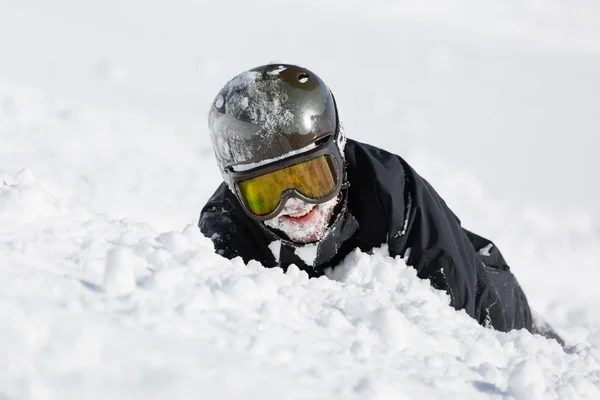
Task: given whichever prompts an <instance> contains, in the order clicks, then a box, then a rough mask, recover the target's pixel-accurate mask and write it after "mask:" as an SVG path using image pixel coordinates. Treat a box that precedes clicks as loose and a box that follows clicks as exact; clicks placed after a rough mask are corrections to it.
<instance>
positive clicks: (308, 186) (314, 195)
mask: <svg viewBox="0 0 600 400" xmlns="http://www.w3.org/2000/svg"><path fill="white" fill-rule="evenodd" d="M335 171H336V169H335V161H334V160H333V157H331V156H329V155H324V156H321V157H318V158H315V159H314V160H309V161H305V162H303V163H300V164H296V165H292V166H290V167H287V168H284V169H280V170H278V171H273V172H270V173H268V174H264V175H260V176H257V177H254V178H250V179H248V180H245V181H241V182H239V183H238V188H239V191H240V195H241V197H242V199H243V200H244V203H245V204H246V207H248V209H249V210H250V211H251V212H252V213H254V214H256V215H267V214H269V213H271V212H273V210H275V208H277V205H278V204H279V200H280V198H281V194H282V193H283V192H285V191H286V190H289V189H296V190H297V191H298V192H300V193H301V194H303V195H304V196H306V197H308V198H311V199H319V198H322V197H325V196H327V195H328V194H330V193H331V191H332V190H333V189H334V188H335V186H336V183H337V182H336V181H337V178H336V174H335Z"/></svg>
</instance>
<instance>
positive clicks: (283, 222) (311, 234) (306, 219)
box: [264, 197, 339, 243]
mask: <svg viewBox="0 0 600 400" xmlns="http://www.w3.org/2000/svg"><path fill="white" fill-rule="evenodd" d="M338 199H339V197H334V198H333V199H331V200H329V201H327V202H325V203H322V204H310V203H306V202H305V201H302V200H299V199H296V198H289V199H288V200H287V202H286V203H285V207H284V208H283V210H282V211H281V212H280V213H279V214H278V215H277V216H276V217H274V218H272V219H269V220H266V221H264V224H265V225H266V226H268V227H270V228H273V229H278V230H280V231H282V232H283V233H285V234H286V235H287V236H288V238H289V239H290V240H291V241H293V242H296V243H310V242H316V241H318V240H321V239H322V238H323V236H324V235H325V232H326V231H327V227H328V225H329V221H330V220H331V217H332V216H333V210H334V208H335V206H336V204H337V203H338Z"/></svg>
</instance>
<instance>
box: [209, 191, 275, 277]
mask: <svg viewBox="0 0 600 400" xmlns="http://www.w3.org/2000/svg"><path fill="white" fill-rule="evenodd" d="M198 226H199V227H200V231H201V232H202V234H203V235H204V236H206V237H207V238H209V239H211V240H212V242H213V244H214V246H215V252H216V253H217V254H219V255H222V256H223V257H225V258H228V259H232V258H235V257H238V256H239V257H242V259H243V260H244V262H245V263H247V262H248V261H250V260H258V261H262V262H263V263H264V264H268V262H267V261H265V260H269V261H270V258H268V254H267V255H265V247H266V246H263V245H261V243H257V240H258V237H259V236H260V235H258V234H257V232H256V227H255V226H253V224H252V223H251V222H249V221H248V218H247V217H246V216H245V214H244V212H243V211H242V210H241V209H240V207H239V204H238V203H237V200H236V198H235V196H234V195H233V194H232V193H231V191H230V190H229V188H228V187H227V185H226V184H225V183H223V184H221V186H219V188H218V189H217V191H216V192H215V193H214V194H213V196H212V197H211V198H210V199H209V200H208V202H207V203H206V205H205V206H204V208H203V209H202V212H201V213H200V220H199V221H198ZM267 251H268V249H267ZM268 265H270V264H268Z"/></svg>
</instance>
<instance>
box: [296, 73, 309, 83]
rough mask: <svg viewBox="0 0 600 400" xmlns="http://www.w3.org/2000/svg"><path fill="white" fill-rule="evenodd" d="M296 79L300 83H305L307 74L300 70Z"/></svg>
mask: <svg viewBox="0 0 600 400" xmlns="http://www.w3.org/2000/svg"><path fill="white" fill-rule="evenodd" d="M298 81H299V82H300V83H306V82H307V81H308V74H307V73H306V72H302V73H301V74H299V75H298Z"/></svg>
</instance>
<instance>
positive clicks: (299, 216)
mask: <svg viewBox="0 0 600 400" xmlns="http://www.w3.org/2000/svg"><path fill="white" fill-rule="evenodd" d="M316 209H317V207H316V206H315V205H312V206H311V207H309V208H305V209H304V210H301V211H299V212H297V213H294V214H287V215H284V216H283V218H286V219H289V220H294V221H302V220H306V219H309V218H310V216H311V215H313V214H314V212H315V210H316Z"/></svg>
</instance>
